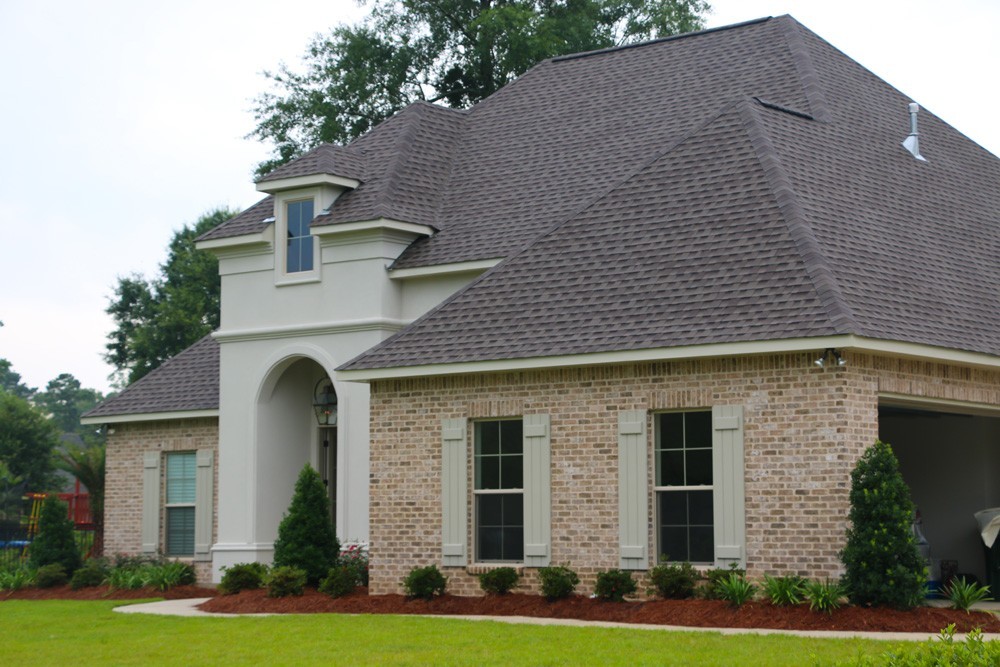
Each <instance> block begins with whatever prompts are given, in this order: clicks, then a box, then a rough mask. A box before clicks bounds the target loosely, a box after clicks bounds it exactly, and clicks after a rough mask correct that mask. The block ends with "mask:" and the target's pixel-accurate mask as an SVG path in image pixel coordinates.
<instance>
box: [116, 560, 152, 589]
mask: <svg viewBox="0 0 1000 667" xmlns="http://www.w3.org/2000/svg"><path fill="white" fill-rule="evenodd" d="M143 567H145V566H143ZM143 567H120V568H112V570H111V572H109V573H108V585H109V586H110V587H111V588H117V589H119V590H123V591H134V590H135V589H137V588H142V587H143V586H145V585H146V573H145V572H144V571H143Z"/></svg>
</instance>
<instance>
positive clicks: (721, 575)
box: [698, 563, 747, 600]
mask: <svg viewBox="0 0 1000 667" xmlns="http://www.w3.org/2000/svg"><path fill="white" fill-rule="evenodd" d="M731 574H738V575H739V576H741V577H745V576H746V574H747V571H746V570H742V569H740V568H739V566H737V565H736V563H730V564H729V567H716V568H713V569H711V570H708V571H707V572H705V574H704V578H705V583H704V585H702V587H701V588H700V589H699V590H698V595H699V596H701V597H703V598H705V599H706V600H721V599H722V595H721V594H720V592H719V583H720V582H722V581H723V580H724V579H728V578H729V575H731Z"/></svg>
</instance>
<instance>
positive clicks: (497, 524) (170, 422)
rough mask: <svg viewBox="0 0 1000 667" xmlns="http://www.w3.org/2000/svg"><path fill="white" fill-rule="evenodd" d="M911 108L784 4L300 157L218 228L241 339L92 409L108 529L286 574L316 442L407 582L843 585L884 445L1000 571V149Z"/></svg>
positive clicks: (350, 507)
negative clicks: (100, 435) (703, 577)
mask: <svg viewBox="0 0 1000 667" xmlns="http://www.w3.org/2000/svg"><path fill="white" fill-rule="evenodd" d="M909 104H910V99H909V98H907V97H906V96H905V95H903V94H902V93H900V92H898V91H896V90H895V89H893V88H892V87H891V86H889V85H888V84H886V83H885V82H883V81H881V80H880V79H878V78H877V77H875V76H874V75H873V74H872V73H871V72H869V71H867V70H866V69H864V68H863V67H862V66H861V65H859V64H858V63H856V62H854V61H852V60H851V59H849V58H848V57H846V56H845V55H844V54H842V53H841V52H839V51H838V50H836V49H835V48H834V47H832V46H831V45H829V44H828V43H826V42H824V41H823V40H822V39H821V38H820V37H818V36H817V35H816V34H814V33H812V32H810V31H809V30H808V29H806V28H805V27H803V26H802V25H800V24H799V23H797V22H796V21H795V20H794V19H792V18H791V17H787V16H784V17H779V18H767V19H761V20H757V21H751V22H748V23H743V24H739V25H734V26H729V27H726V28H719V29H714V30H706V31H702V32H698V33H693V34H689V35H681V36H677V37H672V38H667V39H661V40H657V41H653V42H649V43H645V44H640V45H634V46H627V47H622V48H615V49H608V50H605V51H597V52H592V53H583V54H578V55H572V56H566V57H560V58H553V59H551V60H547V61H545V62H542V63H540V64H539V65H537V66H536V67H535V68H533V69H531V70H530V71H528V72H527V73H525V74H524V75H523V76H521V77H520V78H519V79H518V80H517V81H515V82H514V83H512V84H510V85H508V86H507V87H506V88H504V89H503V90H501V91H499V92H498V93H496V94H495V95H493V96H492V97H490V98H489V99H487V100H485V101H483V102H481V103H479V104H477V105H476V106H474V107H473V108H471V109H469V110H468V111H456V110H450V109H444V108H440V107H437V106H434V105H430V104H424V103H417V104H414V105H412V106H410V107H408V108H406V109H404V110H403V111H401V112H400V113H398V114H396V115H395V116H394V117H392V118H390V119H389V120H387V121H385V122H384V123H382V124H381V125H379V126H378V127H376V128H375V129H374V130H373V131H371V132H370V133H369V134H367V135H365V136H363V137H361V138H359V139H357V140H356V141H354V142H352V143H351V144H350V145H348V146H330V145H326V146H320V147H319V148H317V149H315V150H313V151H312V152H310V153H308V154H306V155H304V156H303V157H301V158H299V159H298V160H295V161H293V162H291V163H289V164H287V165H284V166H282V167H280V168H279V169H277V170H276V171H275V172H273V173H271V174H269V175H268V176H266V177H264V178H263V179H261V180H260V181H259V182H258V183H257V189H258V190H260V191H261V192H263V193H265V195H266V197H265V198H264V199H262V200H261V201H260V202H259V203H258V204H256V205H254V206H253V207H251V208H249V209H248V210H247V211H245V212H243V213H241V214H240V215H239V216H237V217H236V218H234V219H232V220H230V221H228V222H226V223H224V224H222V225H220V226H219V227H217V228H216V229H214V230H212V231H210V232H208V233H207V234H205V235H204V236H203V237H201V239H200V241H199V247H201V248H205V249H208V250H211V251H212V252H213V253H215V254H216V255H217V256H218V258H219V270H220V272H221V274H222V321H221V327H220V329H219V331H217V332H215V333H214V334H213V335H212V336H211V337H208V338H205V339H203V340H201V341H199V342H198V343H196V344H195V345H194V346H192V347H191V348H190V349H188V350H186V351H185V352H182V353H181V354H179V355H177V356H176V357H175V358H174V359H172V360H170V361H169V362H167V363H165V364H164V365H163V366H162V367H161V368H160V369H158V370H157V371H155V372H153V373H151V374H150V375H148V376H147V377H145V378H143V379H142V380H140V381H139V382H137V383H135V384H134V385H132V386H131V387H129V388H128V389H126V390H125V391H123V392H122V393H121V394H120V395H118V396H117V397H116V398H114V399H111V400H110V401H108V402H106V403H104V404H103V405H102V406H100V407H98V408H97V409H95V410H94V411H92V412H91V413H90V414H89V416H88V421H90V422H91V423H104V424H107V426H108V433H109V438H108V490H107V500H106V507H107V509H106V512H107V547H108V549H109V550H110V551H133V552H134V551H156V550H163V551H165V552H166V553H167V554H169V555H177V556H184V557H190V558H192V559H193V560H194V561H195V562H196V564H197V565H198V567H199V572H200V573H201V576H204V577H208V576H211V577H212V578H214V579H218V577H219V572H220V568H221V567H224V566H227V565H231V564H233V563H237V562H244V561H254V560H259V561H268V560H269V559H270V558H271V556H272V543H273V540H274V538H275V535H276V529H277V525H278V522H279V521H280V519H281V516H282V513H283V511H284V510H285V509H286V507H287V504H288V501H289V498H290V496H291V491H292V486H293V483H294V480H295V476H296V473H297V472H298V470H299V469H300V468H301V467H302V465H303V464H304V463H306V462H308V463H311V464H312V465H314V466H316V468H317V469H318V470H320V472H321V473H322V475H323V478H324V480H326V481H327V483H328V485H329V489H330V502H331V511H332V512H333V515H334V517H335V521H336V527H337V533H338V536H339V537H340V539H341V540H342V541H344V542H359V543H367V544H368V545H369V548H370V554H371V559H372V568H371V582H372V585H371V590H372V591H373V592H377V593H384V592H392V591H397V590H398V589H399V582H400V580H401V579H402V578H403V576H404V575H405V574H406V573H407V572H408V571H409V569H410V568H412V567H414V566H417V565H425V564H429V563H437V564H438V565H440V566H442V567H443V568H444V570H445V573H446V574H447V576H448V577H449V587H450V589H451V590H453V591H455V592H458V593H469V594H472V593H475V592H476V591H477V590H478V586H477V584H476V580H475V576H474V575H475V574H476V573H477V572H481V571H482V570H483V569H484V568H489V567H492V566H494V565H495V564H496V563H514V564H517V565H518V566H519V567H522V568H523V571H524V572H525V574H526V579H527V581H528V582H529V585H535V581H536V580H535V574H534V573H535V568H537V567H538V566H543V565H546V564H549V563H567V562H568V563H571V564H572V566H573V567H574V568H575V569H576V570H577V571H578V572H579V573H580V574H581V576H582V577H583V579H584V584H585V586H589V585H590V583H591V582H592V580H593V575H594V573H595V572H596V571H598V570H600V569H606V568H612V567H622V568H627V569H631V570H635V571H637V572H640V573H641V572H642V571H643V570H646V569H648V568H649V567H650V566H651V564H653V563H655V562H656V561H657V560H658V559H659V558H661V557H664V556H665V557H668V558H670V559H675V560H690V561H692V562H694V563H698V564H705V565H709V564H715V565H719V566H725V565H727V564H730V563H735V564H739V565H742V566H745V567H747V568H748V570H749V572H750V573H751V574H753V575H759V574H762V573H764V572H768V573H773V574H787V573H797V574H800V575H805V576H810V577H832V576H836V575H838V574H839V573H840V572H841V571H842V569H841V564H840V563H839V560H838V556H837V554H838V551H839V549H840V548H841V546H842V544H843V540H844V530H845V528H846V525H847V511H848V489H849V485H850V472H851V470H852V468H853V466H854V463H855V462H856V460H857V459H858V457H859V456H860V455H861V453H862V451H863V450H864V449H865V448H866V447H867V446H869V445H870V444H872V443H873V442H874V441H875V440H876V438H879V437H881V438H882V439H884V440H887V441H889V442H891V443H892V444H893V445H894V447H895V451H896V453H897V455H898V457H899V459H900V462H901V467H902V470H903V474H904V477H905V478H906V479H907V481H908V483H909V484H910V486H911V490H912V494H913V497H914V500H915V502H916V503H917V505H918V506H919V507H920V510H921V512H922V516H923V528H924V533H925V534H926V535H927V538H928V540H929V542H930V547H931V557H932V558H934V559H935V562H938V561H940V560H954V561H957V562H958V567H959V568H960V569H961V570H962V571H967V572H970V573H974V574H978V575H979V576H980V577H982V576H983V574H984V564H983V554H982V547H981V546H980V545H981V543H982V542H981V541H980V540H979V537H978V535H977V529H976V523H975V521H974V520H973V516H972V515H973V513H974V512H975V511H977V510H980V509H983V508H986V507H994V506H1000V483H998V482H997V480H998V479H1000V475H998V474H997V473H998V472H1000V161H998V159H997V158H996V157H995V156H993V155H991V154H989V153H988V152H987V151H985V150H983V149H982V148H981V147H979V146H977V145H976V144H974V143H973V142H972V141H970V140H969V139H967V138H966V137H964V136H962V135H961V134H960V133H959V132H957V131H955V130H954V129H953V128H951V127H949V126H948V125H946V124H945V123H944V122H942V121H941V120H940V119H938V118H937V117H935V116H934V115H933V114H932V113H928V112H927V111H923V110H920V111H919V112H918V111H917V110H916V109H913V110H911V109H910V107H909ZM911 111H912V114H915V115H912V117H911ZM911 121H913V122H914V123H915V125H914V126H912V127H911ZM904 141H905V142H906V146H904V145H902V144H903V142H904ZM918 141H919V145H915V144H917V142H918ZM209 572H211V574H210V575H209Z"/></svg>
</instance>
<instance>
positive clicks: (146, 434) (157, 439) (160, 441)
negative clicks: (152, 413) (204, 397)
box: [104, 418, 219, 582]
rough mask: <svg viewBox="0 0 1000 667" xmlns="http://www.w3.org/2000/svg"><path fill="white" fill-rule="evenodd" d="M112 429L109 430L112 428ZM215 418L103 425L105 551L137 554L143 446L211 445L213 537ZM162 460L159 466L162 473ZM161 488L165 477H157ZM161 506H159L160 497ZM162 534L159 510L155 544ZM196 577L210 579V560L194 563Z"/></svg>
mask: <svg viewBox="0 0 1000 667" xmlns="http://www.w3.org/2000/svg"><path fill="white" fill-rule="evenodd" d="M112 429H113V430H114V432H113V433H112V432H111V430H112ZM218 445H219V427H218V420H216V419H214V418H206V419H180V420H171V421H154V422H137V423H126V424H112V425H110V427H109V431H108V445H107V464H106V466H107V471H106V479H107V482H106V486H107V488H106V489H105V500H104V524H105V529H104V530H105V535H104V552H105V553H106V554H108V555H111V554H116V553H126V554H137V553H139V552H140V550H141V547H142V544H141V535H142V533H141V527H142V470H143V468H142V456H143V453H144V452H148V451H159V452H182V451H194V450H198V449H211V450H213V451H215V452H216V455H215V470H214V474H215V482H214V483H213V485H212V488H213V493H214V494H215V497H214V498H213V507H214V509H215V511H214V512H213V519H212V521H213V527H212V538H213V542H214V541H215V536H216V534H217V533H216V531H217V526H216V523H217V519H216V517H217V516H218V512H217V510H218V488H219V483H218V478H219V477H218V476H219V473H218V468H219V465H218ZM164 468H165V466H162V465H161V467H160V471H161V475H162V474H164V473H165V470H164ZM160 482H161V483H160V493H161V495H162V494H163V493H164V492H165V489H166V483H165V481H164V480H163V478H162V477H161V480H160ZM160 506H161V508H162V506H163V499H162V498H161V502H160ZM163 538H164V517H163V514H162V513H161V516H160V544H161V545H162V544H163ZM194 566H195V570H196V572H197V574H198V580H199V581H201V582H208V581H211V573H210V569H211V563H202V562H198V563H194Z"/></svg>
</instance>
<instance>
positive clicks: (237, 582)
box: [219, 563, 267, 595]
mask: <svg viewBox="0 0 1000 667" xmlns="http://www.w3.org/2000/svg"><path fill="white" fill-rule="evenodd" d="M266 576H267V565H264V564H263V563H236V564H235V565H232V566H230V567H223V568H222V581H220V582H219V590H220V591H222V592H223V593H224V594H226V595H233V594H235V593H239V592H240V591H246V590H253V589H256V588H260V587H261V586H263V585H264V577H266Z"/></svg>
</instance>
